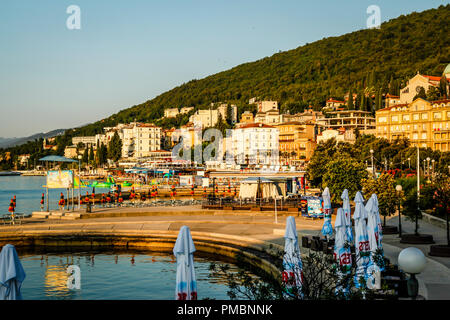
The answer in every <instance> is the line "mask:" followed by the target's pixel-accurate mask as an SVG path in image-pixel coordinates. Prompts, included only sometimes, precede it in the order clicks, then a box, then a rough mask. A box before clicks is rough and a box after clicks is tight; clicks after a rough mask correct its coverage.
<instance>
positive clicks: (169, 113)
mask: <svg viewBox="0 0 450 320" xmlns="http://www.w3.org/2000/svg"><path fill="white" fill-rule="evenodd" d="M178 113H179V111H178V108H169V109H165V110H164V117H165V118H175V117H176V116H177V115H178Z"/></svg>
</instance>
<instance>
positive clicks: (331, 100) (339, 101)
mask: <svg viewBox="0 0 450 320" xmlns="http://www.w3.org/2000/svg"><path fill="white" fill-rule="evenodd" d="M327 102H338V103H345V101H341V100H334V99H332V98H330V99H328V100H327Z"/></svg>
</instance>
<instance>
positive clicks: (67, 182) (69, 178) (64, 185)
mask: <svg viewBox="0 0 450 320" xmlns="http://www.w3.org/2000/svg"><path fill="white" fill-rule="evenodd" d="M47 188H49V189H68V188H73V171H72V170H63V171H48V172H47Z"/></svg>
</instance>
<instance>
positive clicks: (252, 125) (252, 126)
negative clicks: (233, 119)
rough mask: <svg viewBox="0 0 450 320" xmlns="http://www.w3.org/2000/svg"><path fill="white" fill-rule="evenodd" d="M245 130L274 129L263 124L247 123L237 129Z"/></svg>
mask: <svg viewBox="0 0 450 320" xmlns="http://www.w3.org/2000/svg"><path fill="white" fill-rule="evenodd" d="M246 128H275V127H273V126H269V125H267V124H263V123H248V124H244V125H243V126H241V127H239V129H246Z"/></svg>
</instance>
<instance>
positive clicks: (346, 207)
mask: <svg viewBox="0 0 450 320" xmlns="http://www.w3.org/2000/svg"><path fill="white" fill-rule="evenodd" d="M341 199H342V209H343V210H344V216H345V225H346V229H345V230H346V232H347V241H348V242H350V243H353V231H352V220H351V216H350V215H351V209H350V199H349V198H348V190H347V189H345V190H344V191H343V192H342V195H341Z"/></svg>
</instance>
